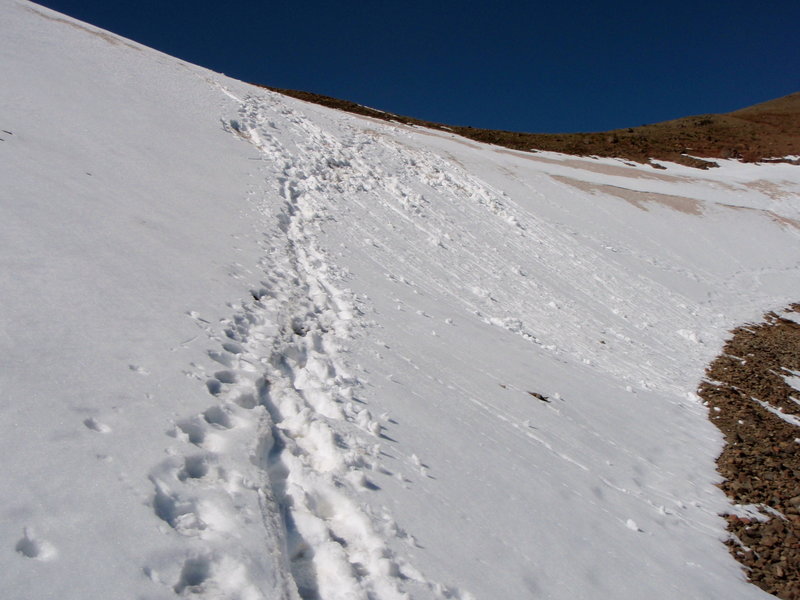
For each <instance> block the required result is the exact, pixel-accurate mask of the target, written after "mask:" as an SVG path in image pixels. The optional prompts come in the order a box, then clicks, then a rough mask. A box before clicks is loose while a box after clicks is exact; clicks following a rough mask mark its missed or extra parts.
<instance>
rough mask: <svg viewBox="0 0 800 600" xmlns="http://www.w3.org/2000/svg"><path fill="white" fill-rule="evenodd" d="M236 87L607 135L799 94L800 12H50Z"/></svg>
mask: <svg viewBox="0 0 800 600" xmlns="http://www.w3.org/2000/svg"><path fill="white" fill-rule="evenodd" d="M40 4H43V5H44V6H48V7H50V8H53V9H55V10H58V11H60V12H63V13H66V14H68V15H71V16H73V17H76V18H78V19H81V20H83V21H87V22H89V23H92V24H94V25H97V26H99V27H103V28H105V29H108V30H111V31H113V32H115V33H118V34H120V35H123V36H125V37H128V38H131V39H133V40H136V41H138V42H140V43H142V44H146V45H148V46H151V47H153V48H157V49H158V50H161V51H163V52H166V53H167V54H171V55H173V56H177V57H180V58H182V59H184V60H187V61H190V62H193V63H196V64H199V65H202V66H204V67H208V68H210V69H213V70H215V71H220V72H223V73H225V74H227V75H230V76H233V77H236V78H239V79H243V80H246V81H252V82H256V83H264V84H267V85H274V86H278V87H283V88H293V89H301V90H307V91H313V92H318V93H322V94H327V95H330V96H336V97H339V98H345V99H348V100H354V101H356V102H359V103H362V104H366V105H369V106H373V107H375V108H380V109H383V110H387V111H391V112H396V113H400V114H405V115H410V116H414V117H419V118H423V119H429V120H433V121H441V122H444V123H451V124H456V125H472V126H474V127H490V128H499V129H511V130H517V131H536V132H568V131H601V130H606V129H612V128H618V127H629V126H636V125H641V124H644V123H653V122H657V121H663V120H666V119H671V118H677V117H682V116H687V115H691V114H700V113H706V112H727V111H731V110H735V109H737V108H742V107H744V106H748V105H750V104H755V103H757V102H763V101H765V100H769V99H772V98H775V97H778V96H783V95H786V94H789V93H792V92H796V91H800V1H798V0H774V1H773V2H768V3H759V2H755V1H753V0H748V1H746V2H745V1H741V0H730V1H728V2H720V1H716V2H710V1H706V0H696V1H694V2H690V1H686V0H673V1H665V2H658V3H651V2H647V1H646V0H645V1H642V0H637V1H630V0H620V1H618V2H605V3H599V2H587V1H583V0H579V1H569V0H560V1H559V0H550V1H548V2H533V1H532V2H520V1H503V0H497V1H495V2H491V3H490V2H468V1H467V2H452V1H450V0H440V1H437V0H429V1H427V2H418V1H416V0H408V1H406V2H394V1H384V2H382V1H380V0H377V1H373V2H355V1H354V2H349V3H348V2H321V1H320V2H310V1H303V0H293V1H292V2H287V1H278V0H276V1H267V0H230V1H228V2H224V1H218V2H207V1H204V0H195V1H191V2H190V1H186V0H158V1H156V0H135V1H133V0H46V1H43V2H40Z"/></svg>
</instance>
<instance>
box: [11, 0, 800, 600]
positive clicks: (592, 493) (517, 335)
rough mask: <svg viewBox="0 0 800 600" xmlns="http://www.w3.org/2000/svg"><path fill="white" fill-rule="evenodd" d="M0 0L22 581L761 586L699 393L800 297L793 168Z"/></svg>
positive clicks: (445, 591) (476, 588)
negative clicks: (700, 163) (759, 322)
mask: <svg viewBox="0 0 800 600" xmlns="http://www.w3.org/2000/svg"><path fill="white" fill-rule="evenodd" d="M0 11H1V12H2V19H0V34H1V35H0V56H2V60H1V61H0V76H1V78H0V81H2V82H3V85H2V86H0V130H2V131H0V139H2V141H0V184H1V185H0V205H1V206H2V215H3V219H2V221H0V244H2V253H0V257H2V258H0V261H1V264H2V270H0V284H1V285H2V291H3V295H2V304H1V305H0V306H1V307H2V309H1V310H0V344H1V345H2V347H1V348H0V350H1V351H2V356H3V367H2V369H0V390H2V402H0V428H1V429H0V430H1V431H2V436H0V445H2V453H3V456H5V457H7V459H6V461H5V465H4V469H3V473H2V477H1V478H0V507H1V508H0V511H2V519H0V532H1V533H2V537H1V538H0V539H2V540H3V543H2V545H1V546H0V572H2V573H3V578H2V580H3V583H2V586H3V596H4V597H7V598H82V599H86V598H98V599H99V598H172V597H175V596H176V595H179V596H180V595H183V596H197V597H202V598H242V599H248V600H249V599H256V598H299V597H302V598H322V599H325V600H327V599H331V598H381V599H383V598H402V597H412V598H465V599H466V598H472V597H474V598H481V599H484V598H498V599H499V598H558V599H562V598H563V599H566V598H570V599H574V598H598V597H600V598H602V597H614V598H640V597H642V596H644V595H645V594H647V595H648V596H649V597H652V598H678V597H681V598H683V597H685V598H711V597H726V598H759V597H767V596H766V594H764V593H763V592H761V591H760V590H759V589H758V588H756V587H755V586H752V585H750V584H748V583H747V582H746V581H745V579H744V576H743V574H742V572H741V570H740V568H739V566H738V564H737V563H736V562H735V561H734V560H733V559H732V558H731V557H730V556H729V555H728V552H727V549H726V547H725V546H724V545H723V544H722V542H721V540H723V539H724V537H725V527H724V526H725V523H724V520H723V519H722V518H721V517H719V516H718V515H719V514H720V513H722V512H725V511H729V510H732V507H730V506H729V505H728V504H727V500H726V499H725V497H724V495H723V494H722V493H721V492H720V491H719V490H718V489H717V488H716V487H715V486H714V483H715V482H716V481H718V476H717V474H716V472H715V469H714V459H715V457H716V455H717V454H718V452H719V450H720V448H721V436H720V434H719V433H718V432H717V431H716V430H715V429H714V428H713V426H712V425H711V424H710V423H709V422H708V420H707V418H706V414H705V408H704V407H703V406H702V405H700V404H699V403H698V400H697V397H696V396H695V395H694V393H693V392H694V390H695V388H696V386H697V383H698V381H699V380H700V378H701V377H702V375H703V370H704V368H705V365H706V364H707V362H708V361H709V360H710V359H711V358H713V357H714V356H715V354H716V353H717V352H718V350H719V349H720V348H721V345H722V341H723V339H724V338H725V336H726V335H727V334H726V332H727V330H728V329H730V328H731V327H733V326H734V325H737V324H739V323H741V322H743V321H746V320H748V319H755V318H758V316H759V315H760V314H761V313H762V312H763V311H765V310H767V309H773V308H779V307H780V306H781V305H783V304H786V303H788V302H790V301H796V300H797V296H796V292H797V290H798V289H800V288H799V287H798V284H799V283H800V268H799V267H800V265H799V264H798V262H799V261H798V257H800V253H798V245H799V244H798V242H799V241H800V221H798V220H800V205H799V204H798V193H800V169H798V168H797V167H794V166H790V165H742V164H738V163H734V162H725V161H723V163H722V166H721V168H719V169H715V170H712V171H708V172H703V171H697V170H692V169H688V168H683V167H679V166H675V165H665V166H666V167H667V168H666V169H665V170H654V169H652V168H651V167H644V166H633V165H627V164H624V163H623V162H621V161H616V160H593V159H579V158H574V157H567V156H561V155H556V154H549V153H535V154H528V153H519V152H512V151H508V150H505V149H501V148H496V147H491V146H483V145H479V144H476V143H474V142H468V141H465V140H463V139H459V138H456V137H453V136H449V135H447V134H444V133H442V132H435V131H428V130H423V129H416V128H409V127H405V126H399V125H392V124H388V123H383V122H377V121H374V120H370V119H366V118H362V117H357V116H354V115H349V114H342V113H338V112H334V111H331V110H328V109H325V108H322V107H318V106H314V105H310V104H306V103H303V102H300V101H296V100H292V99H288V98H285V97H282V96H280V95H277V94H274V93H271V92H267V91H265V90H262V89H258V88H254V87H252V86H249V85H246V84H243V83H240V82H237V81H233V80H230V79H228V78H225V77H224V76H222V75H219V74H215V73H211V72H209V71H206V70H204V69H201V68H199V67H195V66H192V65H188V64H186V63H183V62H181V61H178V60H176V59H173V58H170V57H167V56H164V55H162V54H160V53H157V52H155V51H152V50H149V49H147V48H144V47H142V46H139V45H137V44H135V43H133V42H129V41H127V40H124V39H122V38H118V37H116V36H114V35H112V34H109V33H107V32H103V31H101V30H98V29H96V28H94V27H91V26H89V25H85V24H82V23H79V22H77V21H74V20H72V19H70V18H68V17H64V16H61V15H58V14H57V13H54V12H52V11H49V10H47V9H44V8H40V7H38V6H36V5H33V4H30V3H27V2H21V1H18V0H2V2H1V3H0ZM533 394H538V395H540V396H541V397H542V398H544V399H541V398H539V397H536V396H534V395H533Z"/></svg>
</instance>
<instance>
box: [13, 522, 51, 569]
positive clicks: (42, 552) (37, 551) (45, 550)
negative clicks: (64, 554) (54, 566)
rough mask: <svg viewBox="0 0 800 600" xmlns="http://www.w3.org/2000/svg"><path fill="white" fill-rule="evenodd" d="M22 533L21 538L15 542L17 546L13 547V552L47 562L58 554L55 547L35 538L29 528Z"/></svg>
mask: <svg viewBox="0 0 800 600" xmlns="http://www.w3.org/2000/svg"><path fill="white" fill-rule="evenodd" d="M22 533H23V534H22V537H21V538H20V539H19V541H17V545H16V546H14V550H16V551H17V552H19V553H20V554H22V556H24V557H26V558H33V559H35V560H41V561H48V560H53V559H54V558H55V557H56V555H57V554H58V553H57V551H56V548H55V546H53V545H52V544H51V543H50V542H48V541H46V540H43V539H41V538H39V537H38V536H36V534H35V533H34V532H33V530H32V529H30V528H29V527H26V528H25V529H24V530H23V532H22Z"/></svg>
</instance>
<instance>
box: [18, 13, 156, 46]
mask: <svg viewBox="0 0 800 600" xmlns="http://www.w3.org/2000/svg"><path fill="white" fill-rule="evenodd" d="M25 8H27V9H28V10H29V11H30V12H32V13H35V14H37V15H39V16H40V17H43V18H45V19H47V20H48V21H55V22H56V23H63V24H64V25H67V26H68V27H72V28H73V29H78V30H80V31H84V32H86V33H88V34H89V35H93V36H95V37H98V38H100V39H101V40H103V41H104V42H108V43H109V44H111V45H112V46H127V47H128V48H130V49H132V50H136V51H137V52H140V51H141V48H139V46H135V45H134V44H131V43H129V42H128V41H126V40H124V39H122V38H121V37H118V36H116V35H114V34H112V33H108V32H107V31H101V30H99V29H92V28H89V27H86V26H84V25H82V24H80V23H75V22H73V21H70V20H68V19H62V18H61V17H54V16H52V15H48V14H46V13H44V12H42V11H40V10H37V9H36V8H33V7H31V6H26V7H25Z"/></svg>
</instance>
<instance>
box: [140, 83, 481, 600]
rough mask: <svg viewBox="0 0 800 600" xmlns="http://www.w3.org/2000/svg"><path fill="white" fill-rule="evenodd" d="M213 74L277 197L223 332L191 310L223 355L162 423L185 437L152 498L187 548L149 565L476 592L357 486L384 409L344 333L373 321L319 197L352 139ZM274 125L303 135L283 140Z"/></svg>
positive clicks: (253, 585) (161, 576) (335, 589)
mask: <svg viewBox="0 0 800 600" xmlns="http://www.w3.org/2000/svg"><path fill="white" fill-rule="evenodd" d="M212 83H213V84H214V85H215V86H216V87H217V88H219V89H220V90H221V91H223V92H224V93H225V94H227V95H228V96H230V97H231V98H235V99H237V100H238V101H239V102H241V109H240V111H239V118H238V119H231V120H229V121H226V122H224V123H223V125H224V127H225V128H226V129H227V130H228V131H229V132H230V133H231V134H234V135H237V136H239V137H241V138H242V139H244V140H246V141H248V142H250V143H251V144H253V145H254V146H255V147H256V148H257V149H258V151H259V152H260V154H261V157H262V159H263V161H264V165H265V166H264V169H263V170H264V173H263V175H264V181H265V185H266V186H267V189H266V190H265V193H271V194H273V195H274V193H276V192H277V194H279V196H280V197H281V198H282V200H283V206H282V210H281V211H280V212H279V214H277V229H278V231H276V232H272V233H271V234H270V235H268V236H266V238H265V239H267V240H269V242H264V243H263V248H264V251H265V256H264V258H263V259H262V264H261V267H262V268H263V273H264V278H263V280H262V281H261V283H260V285H258V286H256V287H255V288H253V289H252V290H251V296H252V298H250V299H248V300H247V301H246V302H243V303H242V304H241V305H236V306H233V308H234V309H235V311H236V312H235V313H234V315H233V316H232V317H231V318H230V319H228V320H226V321H224V322H223V323H222V324H221V329H222V331H221V333H220V332H216V331H215V328H214V327H213V326H212V325H210V324H207V322H205V321H203V320H202V319H200V318H199V316H198V315H195V314H190V315H189V316H190V317H192V318H194V319H195V320H196V322H198V324H199V325H201V326H202V327H203V328H204V329H205V331H206V333H207V335H208V337H209V339H211V340H213V341H214V342H216V343H217V344H218V348H217V349H215V350H211V351H209V352H208V354H209V357H210V358H211V359H212V360H213V361H215V362H216V363H217V364H218V365H219V369H218V370H216V371H214V372H213V373H208V374H207V376H206V377H205V386H206V388H207V390H208V392H209V393H210V394H211V395H212V396H214V398H215V400H216V402H215V403H214V404H212V405H211V406H210V407H209V408H208V409H207V410H205V411H204V412H203V413H201V414H199V415H194V416H191V417H189V418H186V419H182V420H178V421H177V422H176V423H175V426H174V429H173V430H172V431H171V432H170V435H171V436H172V437H174V438H176V440H177V441H178V442H179V444H180V446H179V447H178V448H177V449H175V448H173V449H172V451H171V453H172V456H170V458H169V459H168V460H166V461H164V462H163V463H162V464H161V465H159V466H158V467H156V468H155V469H153V471H152V473H151V476H150V478H151V481H152V483H153V486H154V496H153V500H152V506H153V510H154V512H155V514H156V515H157V516H158V517H159V518H160V519H161V520H162V521H163V523H164V526H163V530H164V533H165V534H169V535H177V536H180V537H182V538H184V540H185V541H186V542H187V544H186V547H187V551H186V552H185V558H184V559H183V560H182V562H181V563H180V564H178V565H172V566H169V567H167V568H166V569H163V570H162V571H159V570H158V569H156V568H155V567H152V566H145V568H144V571H145V573H146V574H147V575H148V576H149V577H150V578H151V579H153V580H154V581H157V582H160V583H162V584H164V585H165V586H167V587H171V589H172V591H174V592H175V593H176V594H178V595H190V594H191V595H195V596H199V597H205V598H226V599H229V598H240V599H242V600H255V599H258V598H270V599H272V598H280V599H286V600H297V599H300V598H301V599H303V600H306V599H308V600H312V599H320V600H329V599H330V600H338V599H341V600H345V599H347V600H351V599H360V598H363V599H376V600H378V599H387V600H394V599H401V598H409V597H410V596H409V593H410V592H409V590H411V591H412V592H413V594H414V597H417V596H424V597H431V598H464V599H465V600H466V599H468V598H471V596H470V595H469V594H468V593H467V592H462V591H459V590H458V589H456V588H451V587H447V586H444V585H441V584H439V583H434V582H431V581H428V580H427V579H426V578H425V577H424V576H423V575H422V573H420V571H419V570H417V569H416V568H415V567H414V566H412V565H411V564H410V563H408V562H407V561H406V560H404V559H403V558H401V557H398V556H396V555H395V553H394V552H393V551H392V550H391V549H390V547H389V540H390V539H393V538H396V539H399V540H401V541H403V542H405V543H406V544H407V545H409V546H411V547H413V545H414V541H413V537H411V536H408V535H407V534H406V533H405V532H404V531H403V530H402V529H401V528H400V527H399V526H398V525H397V523H396V522H395V521H394V519H393V518H392V517H391V515H390V514H389V513H388V511H387V510H386V509H385V508H383V507H382V509H381V510H380V511H375V510H374V509H372V508H371V507H370V506H369V505H368V504H367V503H366V502H364V501H362V500H361V499H360V498H359V496H360V495H363V494H368V493H370V491H371V490H372V489H374V488H375V485H374V484H373V483H372V482H371V481H370V479H369V476H368V474H369V472H370V471H380V472H381V473H383V474H388V475H392V473H390V472H389V471H388V470H386V469H385V468H384V467H382V466H381V465H380V462H379V456H380V452H381V445H380V439H381V437H380V436H381V430H382V428H383V426H382V424H381V420H380V419H376V418H374V417H373V416H372V415H371V413H370V411H369V410H368V408H366V406H365V405H364V402H363V401H362V400H360V399H359V398H358V390H359V388H360V385H361V382H360V381H359V379H358V378H357V377H354V376H352V375H351V374H349V372H348V369H347V367H346V364H345V363H346V361H345V355H346V352H347V350H346V342H347V340H348V339H350V338H352V337H354V336H357V335H359V334H358V329H360V328H364V327H367V326H368V323H367V322H366V321H364V320H363V319H359V318H358V317H359V315H360V314H361V313H362V312H363V311H361V310H360V309H359V300H358V299H357V298H354V297H353V295H352V294H351V293H350V292H349V291H348V290H346V289H343V288H341V287H339V286H340V285H341V282H342V281H344V280H345V278H346V274H345V273H342V272H340V271H339V270H337V268H336V267H335V266H334V265H332V264H331V263H330V261H329V260H328V256H327V255H326V253H325V251H324V250H322V249H321V248H319V247H318V244H317V241H316V238H317V235H318V231H319V229H320V226H321V223H322V222H323V221H324V220H325V211H324V208H323V204H322V202H321V200H324V201H325V202H326V203H327V202H331V201H336V200H337V199H338V198H339V197H341V196H342V195H343V194H346V193H347V192H348V190H349V188H348V187H347V186H342V185H340V182H339V183H337V181H335V180H331V179H330V173H332V172H333V173H336V172H337V171H338V170H346V171H350V172H355V174H356V175H358V173H359V168H358V167H360V166H361V165H358V164H356V165H355V167H354V166H353V156H354V153H357V152H358V150H357V149H356V150H353V151H351V152H347V153H345V147H344V146H342V145H341V143H339V142H338V141H336V140H334V139H333V138H331V137H330V136H327V135H325V134H324V133H323V132H322V131H321V130H319V128H317V127H316V126H314V125H313V124H312V123H310V122H309V121H308V120H307V119H305V118H304V117H303V116H302V115H301V114H299V113H296V112H295V111H293V110H291V109H290V108H288V107H286V106H285V105H283V104H282V103H281V102H280V101H279V100H277V97H275V96H272V95H265V96H259V97H257V98H246V99H244V100H240V99H238V98H237V97H236V96H235V95H234V94H233V93H232V92H230V91H228V90H225V89H222V88H221V86H219V85H218V84H216V83H214V82H212ZM276 129H281V130H283V132H282V134H281V136H280V138H281V139H285V138H287V137H288V136H287V135H286V132H293V133H294V134H295V136H294V137H295V138H296V139H300V140H304V142H303V143H302V145H299V146H298V147H295V148H289V147H286V146H284V145H283V144H282V143H281V142H280V141H279V136H275V135H272V133H270V132H271V131H275V130H276ZM367 177H370V179H371V178H372V177H371V176H370V174H367ZM356 179H357V177H356ZM276 183H277V185H278V189H277V190H275V189H270V188H273V187H274V185H275V184H276ZM272 210H273V209H272V208H270V207H267V206H266V205H265V207H264V211H265V212H267V213H269V212H270V211H272ZM276 240H285V245H283V246H281V245H275V241H276ZM193 366H195V367H197V365H193ZM243 456H249V457H250V461H249V462H250V464H249V465H248V467H247V468H246V469H245V470H244V471H243V465H244V464H245V461H243V460H242V458H243ZM398 476H399V474H398ZM258 522H260V523H261V527H260V529H261V530H262V532H263V534H262V536H261V538H260V539H257V541H255V542H254V541H252V540H250V539H248V540H247V541H245V540H243V539H241V536H240V535H239V534H238V532H237V528H239V527H242V526H243V524H244V526H247V524H252V523H258ZM250 526H251V527H252V525H250ZM248 542H249V545H248Z"/></svg>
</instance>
